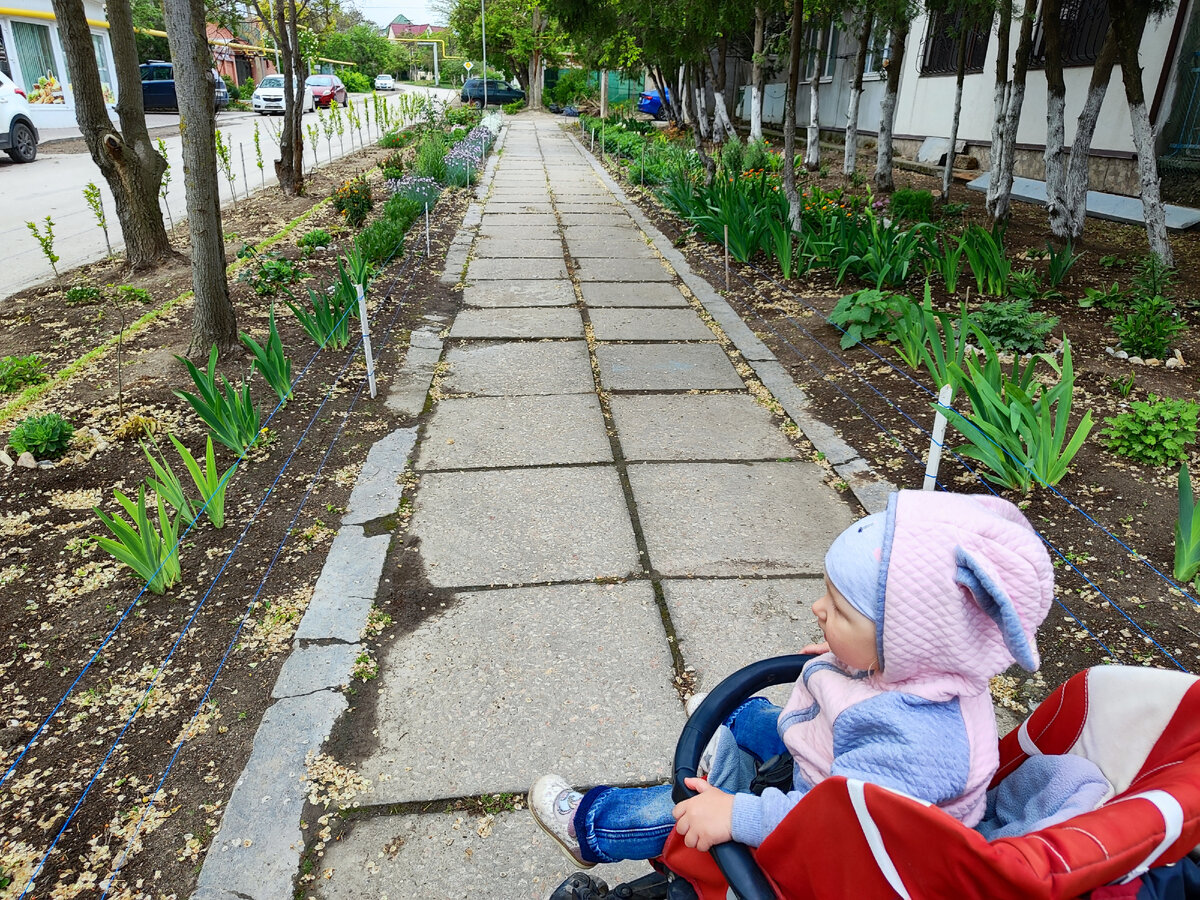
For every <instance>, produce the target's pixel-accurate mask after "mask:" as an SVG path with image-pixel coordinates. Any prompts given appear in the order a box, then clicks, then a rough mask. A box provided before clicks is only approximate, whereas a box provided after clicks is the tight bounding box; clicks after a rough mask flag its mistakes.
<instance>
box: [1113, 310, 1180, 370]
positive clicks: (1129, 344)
mask: <svg viewBox="0 0 1200 900" xmlns="http://www.w3.org/2000/svg"><path fill="white" fill-rule="evenodd" d="M1110 325H1111V326H1112V329H1113V331H1115V332H1116V333H1117V341H1118V343H1120V345H1121V349H1122V350H1124V351H1126V352H1127V353H1129V354H1130V355H1131V356H1140V357H1141V358H1143V359H1165V358H1166V357H1167V354H1168V353H1169V352H1170V350H1171V343H1172V342H1173V341H1174V340H1175V338H1176V337H1178V336H1179V334H1180V333H1181V332H1183V331H1186V330H1187V325H1186V324H1185V323H1184V321H1183V320H1182V319H1181V318H1180V317H1179V313H1178V312H1177V311H1176V309H1175V304H1174V303H1172V302H1171V301H1170V300H1168V299H1166V298H1165V297H1163V296H1161V295H1155V296H1153V297H1149V298H1145V299H1135V300H1134V301H1133V308H1132V309H1131V310H1130V312H1128V313H1126V314H1125V315H1118V316H1114V317H1113V320H1112V322H1111V323H1110Z"/></svg>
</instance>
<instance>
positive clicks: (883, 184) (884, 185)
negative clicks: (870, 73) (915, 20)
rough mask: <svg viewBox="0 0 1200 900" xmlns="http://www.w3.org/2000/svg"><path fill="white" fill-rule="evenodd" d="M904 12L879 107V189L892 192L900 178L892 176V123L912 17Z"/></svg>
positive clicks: (891, 48)
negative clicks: (896, 178)
mask: <svg viewBox="0 0 1200 900" xmlns="http://www.w3.org/2000/svg"><path fill="white" fill-rule="evenodd" d="M907 13H908V10H907V8H906V9H905V10H904V14H903V15H902V16H901V17H900V18H899V19H898V20H896V21H894V22H892V23H890V24H891V29H892V40H891V44H890V45H889V50H888V59H887V87H886V89H885V90H884V94H883V103H881V104H880V107H879V144H878V148H877V151H876V155H875V189H876V190H878V191H892V190H895V188H896V181H895V179H894V178H893V176H892V124H893V122H894V121H895V118H896V96H897V95H898V94H899V93H900V70H901V69H902V68H903V64H904V48H905V44H907V42H908V29H909V25H910V22H909V18H908V14H907Z"/></svg>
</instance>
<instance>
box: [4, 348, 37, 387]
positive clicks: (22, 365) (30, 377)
mask: <svg viewBox="0 0 1200 900" xmlns="http://www.w3.org/2000/svg"><path fill="white" fill-rule="evenodd" d="M45 368H46V365H45V363H43V362H42V358H41V357H40V356H38V355H37V354H36V353H30V354H29V355H28V356H6V357H4V358H3V359H0V394H10V393H12V392H13V391H17V390H20V389H21V388H23V387H25V385H27V384H41V383H42V382H43V381H45V380H46V372H45Z"/></svg>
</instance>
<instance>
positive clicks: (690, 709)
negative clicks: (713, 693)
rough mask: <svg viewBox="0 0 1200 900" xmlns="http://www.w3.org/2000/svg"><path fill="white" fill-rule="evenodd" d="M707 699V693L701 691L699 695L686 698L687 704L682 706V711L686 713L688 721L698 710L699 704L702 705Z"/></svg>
mask: <svg viewBox="0 0 1200 900" xmlns="http://www.w3.org/2000/svg"><path fill="white" fill-rule="evenodd" d="M707 697H708V691H701V692H700V693H698V694H692V696H690V697H688V698H687V702H686V703H685V704H684V705H683V711H684V712H685V713H687V717H688V718H689V719H690V718H691V717H692V716H693V715H694V714H695V712H696V710H698V709H699V708H700V704H701V703H703V702H704V701H705V699H706V698H707Z"/></svg>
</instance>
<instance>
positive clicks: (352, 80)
mask: <svg viewBox="0 0 1200 900" xmlns="http://www.w3.org/2000/svg"><path fill="white" fill-rule="evenodd" d="M341 78H342V83H343V84H344V85H346V90H348V91H349V92H350V93H352V94H369V93H371V79H370V78H368V77H367V76H366V75H364V74H363V73H362V72H354V71H350V72H342V74H341Z"/></svg>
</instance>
